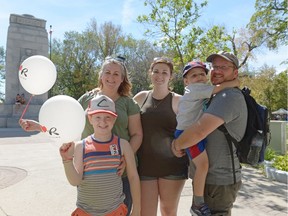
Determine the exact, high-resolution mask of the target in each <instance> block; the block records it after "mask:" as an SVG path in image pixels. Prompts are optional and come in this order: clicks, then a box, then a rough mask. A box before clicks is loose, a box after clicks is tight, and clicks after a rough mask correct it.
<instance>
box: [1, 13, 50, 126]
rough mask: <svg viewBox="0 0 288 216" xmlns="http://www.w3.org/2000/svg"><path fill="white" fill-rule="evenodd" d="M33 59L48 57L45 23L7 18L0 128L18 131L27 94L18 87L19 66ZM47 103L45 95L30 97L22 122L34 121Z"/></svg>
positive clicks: (30, 18) (25, 17) (31, 18)
mask: <svg viewBox="0 0 288 216" xmlns="http://www.w3.org/2000/svg"><path fill="white" fill-rule="evenodd" d="M33 55H42V56H46V57H48V33H47V30H46V20H43V19H38V18H35V17H34V16H32V15H28V14H23V15H17V14H10V25H9V28H8V35H7V44H6V67H5V72H6V74H5V77H6V80H5V102H4V104H1V105H0V128H1V127H2V128H5V127H8V128H9V127H19V125H18V121H19V118H20V116H21V114H22V112H23V110H24V108H25V106H26V104H27V102H28V100H29V99H30V97H31V94H30V93H28V92H26V91H25V89H23V87H22V86H21V83H20V81H19V77H18V70H19V66H20V65H21V63H22V62H23V61H24V60H25V59H26V58H28V57H30V56H33ZM17 95H21V96H22V97H24V99H25V100H24V101H23V103H22V104H21V103H20V104H19V103H17V102H16V96H17ZM47 99H48V93H45V94H42V95H35V96H33V97H32V99H31V102H30V105H29V107H28V109H27V112H26V113H25V116H24V118H31V119H35V120H37V119H38V115H39V110H40V108H41V105H42V104H43V103H44V102H45V101H46V100H47Z"/></svg>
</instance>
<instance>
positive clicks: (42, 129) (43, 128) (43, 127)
mask: <svg viewBox="0 0 288 216" xmlns="http://www.w3.org/2000/svg"><path fill="white" fill-rule="evenodd" d="M40 128H41V132H44V133H45V132H46V131H47V128H46V127H45V126H42V125H40Z"/></svg>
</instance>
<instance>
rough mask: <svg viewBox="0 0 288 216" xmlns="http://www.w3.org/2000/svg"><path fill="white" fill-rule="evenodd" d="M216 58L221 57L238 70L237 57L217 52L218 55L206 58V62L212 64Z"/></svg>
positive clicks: (228, 53) (224, 52)
mask: <svg viewBox="0 0 288 216" xmlns="http://www.w3.org/2000/svg"><path fill="white" fill-rule="evenodd" d="M216 56H219V57H222V58H224V59H226V60H227V61H230V62H232V63H233V64H234V65H235V66H236V68H239V61H238V59H237V57H236V56H235V55H234V54H233V53H231V52H226V51H219V52H218V53H214V54H212V55H210V56H208V57H207V59H206V61H207V62H212V61H213V59H214V58H215V57H216Z"/></svg>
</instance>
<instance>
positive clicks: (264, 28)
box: [248, 0, 288, 49]
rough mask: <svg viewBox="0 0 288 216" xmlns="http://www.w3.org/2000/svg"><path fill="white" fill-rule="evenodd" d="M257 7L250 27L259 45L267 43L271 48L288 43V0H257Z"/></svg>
mask: <svg viewBox="0 0 288 216" xmlns="http://www.w3.org/2000/svg"><path fill="white" fill-rule="evenodd" d="M255 9H256V12H255V13H254V14H253V16H252V17H251V19H250V23H249V24H248V27H249V28H250V29H251V30H252V31H253V32H254V39H255V40H256V41H257V43H258V45H260V44H262V43H265V44H266V45H267V47H268V48H269V49H277V48H278V47H279V46H280V45H288V42H287V41H288V28H287V24H288V16H287V0H256V2H255Z"/></svg>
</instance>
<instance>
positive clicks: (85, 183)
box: [60, 95, 140, 216]
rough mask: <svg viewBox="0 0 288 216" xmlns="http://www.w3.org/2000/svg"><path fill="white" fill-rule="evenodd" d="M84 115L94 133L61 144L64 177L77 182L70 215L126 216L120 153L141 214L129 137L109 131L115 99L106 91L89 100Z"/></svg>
mask: <svg viewBox="0 0 288 216" xmlns="http://www.w3.org/2000/svg"><path fill="white" fill-rule="evenodd" d="M87 115H88V119H89V122H90V123H91V124H92V125H93V128H94V133H93V134H92V135H90V136H88V137H87V138H85V139H83V140H81V141H78V142H75V143H74V142H71V143H64V144H63V145H62V146H61V147H60V155H61V157H62V159H63V164H64V169H65V174H66V177H67V179H68V181H69V183H70V184H71V185H73V186H77V202H76V205H77V208H76V210H75V211H74V212H73V213H72V216H94V215H97V216H112V215H113V216H118V215H119V216H120V215H121V216H125V215H126V214H127V207H126V206H125V204H124V203H123V201H124V198H125V195H124V193H123V187H122V180H121V176H119V175H117V167H118V166H119V164H120V162H121V156H124V158H125V161H126V170H127V175H128V179H129V182H130V188H131V194H132V200H133V210H132V213H131V215H133V216H140V181H139V176H138V173H137V169H136V163H135V158H134V153H133V151H132V149H131V147H130V144H129V143H128V141H126V140H124V139H121V138H120V137H118V136H116V135H114V134H113V133H112V128H113V125H114V123H115V121H116V118H117V114H116V111H115V104H114V102H113V101H112V100H111V99H110V98H108V97H107V96H105V95H97V96H96V97H95V98H94V99H92V100H91V102H90V104H89V106H88V108H87Z"/></svg>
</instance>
